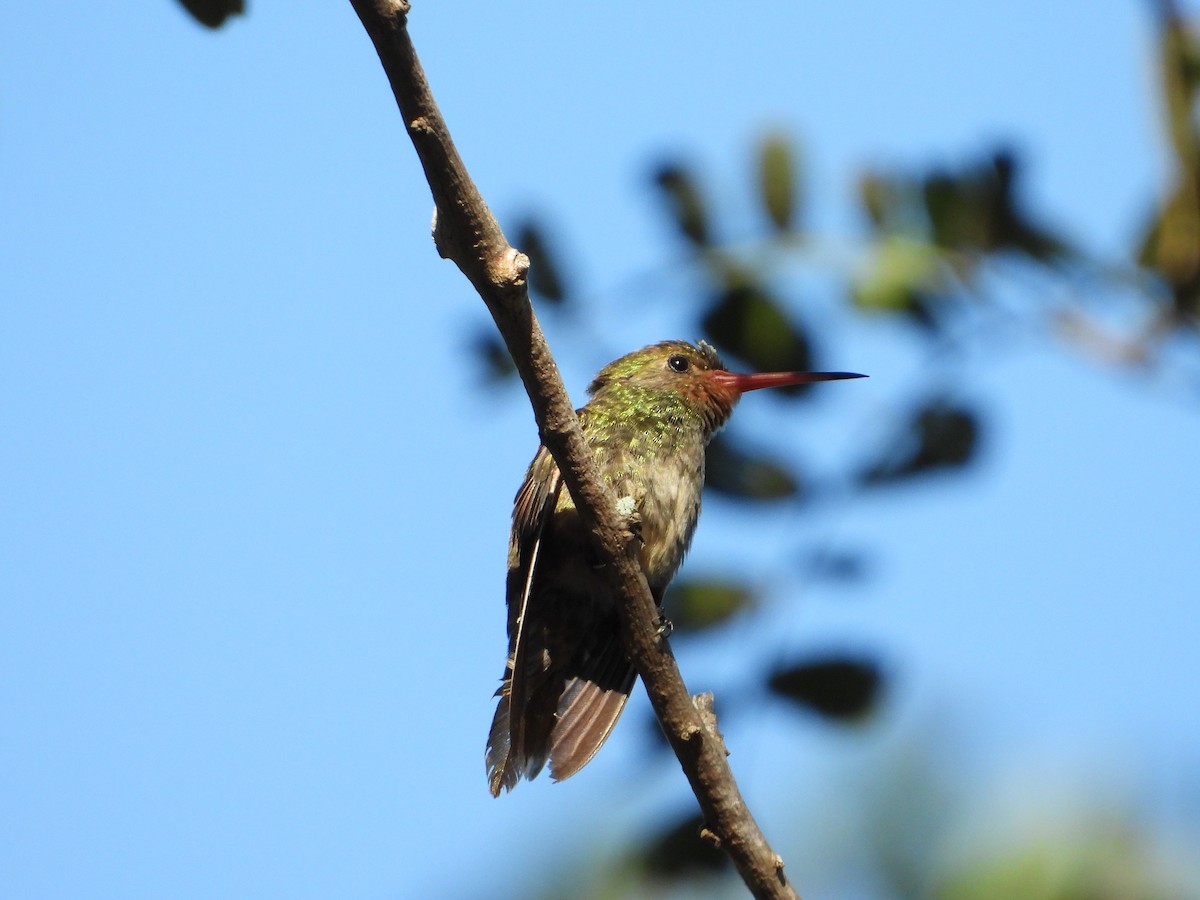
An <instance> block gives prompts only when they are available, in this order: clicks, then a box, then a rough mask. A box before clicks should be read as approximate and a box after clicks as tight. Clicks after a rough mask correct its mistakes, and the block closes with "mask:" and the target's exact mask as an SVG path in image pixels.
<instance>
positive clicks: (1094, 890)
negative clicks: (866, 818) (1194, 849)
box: [932, 819, 1196, 900]
mask: <svg viewBox="0 0 1200 900" xmlns="http://www.w3.org/2000/svg"><path fill="white" fill-rule="evenodd" d="M1034 830H1035V831H1037V836H1036V837H1035V838H1033V839H1027V840H1025V841H1023V842H1022V843H1021V845H1020V846H1018V847H1017V848H1015V849H1008V850H1006V851H1004V852H996V853H994V854H993V855H989V856H983V857H982V858H980V859H978V860H976V861H974V862H973V863H970V864H966V865H960V866H958V867H957V869H956V870H955V871H953V873H952V874H950V875H949V876H943V877H942V878H941V879H940V883H938V884H937V885H936V888H935V889H934V891H933V892H932V897H933V898H935V900H993V898H1000V897H1021V898H1024V900H1169V898H1178V900H1184V898H1185V897H1195V896H1196V894H1195V893H1194V891H1195V884H1194V883H1193V884H1190V885H1189V884H1188V883H1187V881H1188V880H1189V879H1186V876H1185V877H1184V878H1181V877H1180V876H1181V874H1182V873H1181V872H1179V871H1172V870H1171V869H1170V867H1169V866H1166V865H1163V863H1162V862H1161V861H1159V860H1157V859H1156V854H1155V853H1154V850H1153V848H1152V847H1150V846H1148V843H1149V842H1148V841H1147V840H1146V837H1145V835H1144V834H1141V833H1139V829H1137V828H1136V827H1135V826H1133V825H1131V824H1124V823H1119V822H1106V821H1104V820H1103V819H1101V821H1099V822H1096V821H1094V820H1093V821H1092V822H1091V823H1089V825H1088V826H1087V827H1084V828H1077V829H1076V831H1075V832H1074V833H1072V832H1066V831H1062V830H1061V828H1060V829H1059V831H1058V832H1057V833H1055V832H1054V831H1053V830H1050V829H1048V828H1047V827H1046V824H1045V823H1042V825H1041V827H1040V828H1036V827H1035V829H1034ZM1003 843H1004V842H1001V845H1002V846H1003ZM1190 880H1192V881H1193V882H1194V879H1190Z"/></svg>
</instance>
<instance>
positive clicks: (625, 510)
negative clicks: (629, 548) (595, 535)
mask: <svg viewBox="0 0 1200 900" xmlns="http://www.w3.org/2000/svg"><path fill="white" fill-rule="evenodd" d="M617 515H618V516H620V517H621V518H622V519H624V521H625V528H626V530H628V532H629V533H630V534H631V535H633V536H634V537H635V538H637V540H638V543H641V544H644V543H646V542H645V540H643V538H642V514H641V513H640V512H639V511H638V505H637V500H635V499H634V498H633V497H630V496H625V497H618V498H617Z"/></svg>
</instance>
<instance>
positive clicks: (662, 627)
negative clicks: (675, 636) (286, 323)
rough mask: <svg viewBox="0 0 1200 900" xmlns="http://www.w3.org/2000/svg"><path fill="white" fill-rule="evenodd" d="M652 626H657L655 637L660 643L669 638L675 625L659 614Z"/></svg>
mask: <svg viewBox="0 0 1200 900" xmlns="http://www.w3.org/2000/svg"><path fill="white" fill-rule="evenodd" d="M654 624H655V625H657V626H658V633H657V637H658V639H659V640H660V641H665V640H666V639H667V638H669V637H670V636H671V632H672V631H674V630H675V623H674V622H672V621H671V620H670V619H668V618H667V617H666V616H665V615H663V614H662V613H661V612H660V613H659V614H658V618H657V619H655V622H654Z"/></svg>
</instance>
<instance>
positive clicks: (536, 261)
mask: <svg viewBox="0 0 1200 900" xmlns="http://www.w3.org/2000/svg"><path fill="white" fill-rule="evenodd" d="M516 246H517V248H518V249H520V250H521V252H522V253H524V254H525V255H526V256H528V257H529V288H530V290H532V291H533V292H534V293H536V294H538V295H539V296H540V297H542V298H543V299H544V300H547V301H549V302H550V303H553V304H555V305H561V304H562V303H564V302H565V301H566V299H567V290H566V287H565V286H564V282H563V277H562V267H561V266H559V265H558V263H557V261H556V259H555V256H554V253H553V252H552V251H551V250H550V247H549V245H548V242H547V241H546V233H545V230H544V229H543V228H542V226H541V225H540V224H539V223H538V222H535V221H534V220H532V219H527V220H525V221H524V222H521V223H520V224H519V225H518V226H517V231H516Z"/></svg>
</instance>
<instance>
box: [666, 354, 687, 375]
mask: <svg viewBox="0 0 1200 900" xmlns="http://www.w3.org/2000/svg"><path fill="white" fill-rule="evenodd" d="M667 365H668V366H670V368H671V371H672V372H686V371H687V370H688V369H689V368H690V367H691V363H689V362H688V358H687V357H686V356H672V357H671V358H670V359H668V360H667Z"/></svg>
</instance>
